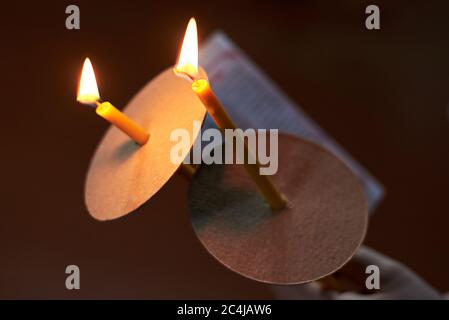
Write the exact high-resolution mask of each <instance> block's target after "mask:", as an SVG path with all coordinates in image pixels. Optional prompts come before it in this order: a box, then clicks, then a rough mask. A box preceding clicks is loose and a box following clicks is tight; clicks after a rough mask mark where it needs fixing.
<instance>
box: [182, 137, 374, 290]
mask: <svg viewBox="0 0 449 320" xmlns="http://www.w3.org/2000/svg"><path fill="white" fill-rule="evenodd" d="M271 178H272V180H273V182H274V184H275V185H276V186H277V187H278V188H279V190H280V191H281V192H282V194H283V195H284V196H285V197H286V198H287V201H288V204H287V207H286V208H285V209H283V210H281V211H278V212H272V211H271V209H270V208H269V207H268V205H267V204H266V203H265V202H264V200H263V198H262V197H261V195H260V194H259V192H258V191H257V189H256V187H255V185H254V184H253V182H252V181H251V180H250V178H249V176H248V175H247V173H246V171H245V168H244V166H243V165H229V164H226V165H217V164H213V165H202V166H201V167H200V169H199V170H198V172H197V173H196V175H195V176H194V178H193V181H192V183H191V185H190V190H189V209H190V215H191V221H192V225H193V229H194V231H195V233H196V235H197V237H198V239H199V240H200V241H201V243H202V244H203V245H204V247H205V248H206V249H207V250H208V251H209V253H211V254H212V256H214V257H215V258H216V259H217V260H218V261H219V262H221V263H222V264H224V265H225V266H226V267H228V268H230V269H231V270H233V271H235V272H237V273H239V274H241V275H243V276H245V277H248V278H251V279H254V280H258V281H262V282H267V283H275V284H300V283H304V282H308V281H312V280H316V279H319V278H321V277H324V276H326V275H328V274H330V273H332V272H334V271H336V270H337V269H339V268H340V267H341V266H343V265H344V264H345V263H346V262H347V261H348V260H349V259H350V258H351V257H352V255H353V254H354V253H355V251H356V250H357V248H358V247H359V246H360V244H361V242H362V240H363V238H364V235H365V231H366V228H367V220H368V207H367V203H366V199H365V195H364V192H363V189H362V187H361V185H360V183H359V181H358V179H357V178H356V177H355V176H354V174H353V173H352V172H351V171H350V170H349V169H348V168H347V167H346V165H344V164H343V163H342V162H341V161H340V160H339V159H338V158H336V157H335V156H334V155H332V154H331V153H330V152H328V151H327V150H325V149H323V148H322V147H320V146H318V145H316V144H314V143H311V142H308V141H306V140H303V139H300V138H296V137H293V136H290V135H283V134H280V135H279V169H278V172H277V173H276V174H275V175H274V176H271Z"/></svg>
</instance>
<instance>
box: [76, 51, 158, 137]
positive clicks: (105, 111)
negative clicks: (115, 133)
mask: <svg viewBox="0 0 449 320" xmlns="http://www.w3.org/2000/svg"><path fill="white" fill-rule="evenodd" d="M77 101H78V102H81V103H84V104H88V105H96V112H97V114H98V115H99V116H101V117H103V118H104V119H106V120H107V121H109V122H110V123H111V124H113V125H114V126H116V127H117V128H118V129H120V130H121V131H123V132H124V133H126V134H127V135H128V136H129V137H130V138H131V139H133V140H134V141H135V142H136V143H137V144H139V145H144V144H145V143H146V142H147V141H148V138H149V137H150V135H149V134H148V133H147V132H146V131H145V130H144V129H143V128H142V127H141V126H139V125H138V124H137V123H135V122H134V121H132V120H131V119H130V118H128V117H127V116H126V115H125V114H124V113H122V112H121V111H120V110H118V109H117V108H116V107H114V106H113V105H112V104H111V103H110V102H100V94H99V92H98V87H97V81H96V79H95V73H94V69H93V67H92V63H91V62H90V60H89V58H86V60H85V61H84V66H83V71H82V72H81V79H80V83H79V89H78V96H77Z"/></svg>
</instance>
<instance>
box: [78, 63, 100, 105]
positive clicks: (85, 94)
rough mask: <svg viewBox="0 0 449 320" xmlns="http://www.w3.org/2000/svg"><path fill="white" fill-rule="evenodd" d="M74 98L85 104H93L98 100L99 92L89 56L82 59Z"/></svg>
mask: <svg viewBox="0 0 449 320" xmlns="http://www.w3.org/2000/svg"><path fill="white" fill-rule="evenodd" d="M76 100H77V101H78V102H81V103H85V104H94V103H96V102H97V101H98V100H100V93H99V92H98V87H97V80H96V79H95V73H94V68H93V67H92V63H91V62H90V59H89V58H86V60H84V66H83V70H82V71H81V78H80V82H79V87H78V96H77V98H76Z"/></svg>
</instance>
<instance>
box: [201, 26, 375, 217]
mask: <svg viewBox="0 0 449 320" xmlns="http://www.w3.org/2000/svg"><path fill="white" fill-rule="evenodd" d="M200 64H201V66H202V67H203V68H204V69H205V70H206V71H207V73H208V75H209V79H210V82H211V84H212V86H213V88H214V90H215V93H216V94H217V96H218V97H219V98H220V100H221V101H222V103H223V105H224V106H225V108H226V110H227V111H228V113H229V114H230V115H231V117H232V118H233V119H234V121H235V122H236V124H237V126H239V127H240V128H242V129H246V128H266V129H271V128H272V129H279V131H281V132H286V133H291V134H294V135H298V136H301V137H304V138H306V139H309V140H311V141H313V142H315V143H317V144H320V145H322V146H323V147H325V148H327V149H328V150H330V151H331V152H333V153H334V154H335V155H337V156H338V157H340V158H341V159H342V160H343V161H344V162H345V163H346V165H347V166H348V167H349V168H350V169H351V170H352V171H353V172H354V173H355V174H356V175H357V176H358V177H359V179H360V181H361V183H362V184H363V187H364V189H365V192H366V195H367V199H368V204H369V207H370V210H371V212H372V211H373V209H374V208H375V207H376V205H377V204H378V203H379V201H380V200H381V199H382V197H383V194H384V190H383V188H382V186H381V185H380V184H379V182H377V181H376V179H375V178H374V177H372V176H371V175H370V174H369V173H368V171H367V170H366V169H365V168H363V167H362V166H361V165H360V164H359V163H357V162H356V161H355V160H354V159H353V158H352V157H351V156H350V155H349V154H348V153H347V152H346V151H345V150H344V149H343V148H342V147H341V146H339V145H338V144H337V143H336V142H335V141H334V140H333V139H332V138H331V137H330V136H329V135H328V134H327V133H326V132H324V130H323V129H321V128H320V127H319V126H318V125H317V124H316V123H315V122H314V121H313V120H312V119H311V118H310V117H309V116H308V115H307V114H306V113H304V111H302V110H301V108H300V107H299V106H298V105H296V104H295V103H294V102H293V101H291V100H290V99H289V98H288V97H287V96H286V95H285V94H284V93H283V92H282V91H281V90H280V89H279V88H278V87H277V86H276V84H275V83H273V81H271V80H270V79H269V78H268V76H267V75H266V74H264V73H263V72H262V71H261V70H260V69H259V68H258V67H257V66H256V65H254V63H252V62H251V61H250V59H249V58H248V57H247V56H246V55H245V54H244V53H243V52H242V51H241V50H240V49H239V48H238V47H237V46H236V45H235V44H234V43H233V42H232V41H231V40H230V39H229V38H228V37H227V36H226V35H224V34H223V33H221V32H217V33H215V34H213V35H212V36H211V37H210V38H209V39H208V40H207V41H205V42H204V43H203V45H202V47H201V50H200ZM211 126H214V123H213V121H212V119H211V118H210V117H209V116H208V117H207V119H206V122H205V124H204V127H206V128H207V127H211Z"/></svg>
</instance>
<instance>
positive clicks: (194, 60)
mask: <svg viewBox="0 0 449 320" xmlns="http://www.w3.org/2000/svg"><path fill="white" fill-rule="evenodd" d="M175 70H176V71H177V72H181V73H185V74H187V75H188V76H190V77H191V78H193V79H196V78H197V77H198V31H197V27H196V21H195V18H190V21H189V24H188V25H187V29H186V33H185V36H184V41H183V42H182V47H181V52H180V54H179V58H178V62H177V64H176V67H175Z"/></svg>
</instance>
